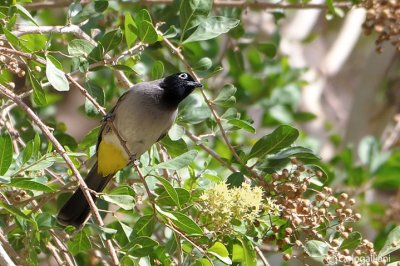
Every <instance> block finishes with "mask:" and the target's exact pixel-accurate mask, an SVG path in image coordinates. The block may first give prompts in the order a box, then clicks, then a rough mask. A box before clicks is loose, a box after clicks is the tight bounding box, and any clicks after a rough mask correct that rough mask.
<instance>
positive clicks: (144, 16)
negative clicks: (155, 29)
mask: <svg viewBox="0 0 400 266" xmlns="http://www.w3.org/2000/svg"><path fill="white" fill-rule="evenodd" d="M135 20H136V23H137V24H141V23H142V22H144V21H147V22H150V23H151V24H153V21H152V20H151V16H150V13H149V11H147V9H141V10H140V11H139V12H138V14H137V16H136V18H135Z"/></svg>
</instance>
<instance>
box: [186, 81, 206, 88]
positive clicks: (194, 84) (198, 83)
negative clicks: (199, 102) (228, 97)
mask: <svg viewBox="0 0 400 266" xmlns="http://www.w3.org/2000/svg"><path fill="white" fill-rule="evenodd" d="M188 85H189V86H190V87H193V88H201V87H203V85H202V84H201V83H200V82H196V81H189V82H188Z"/></svg>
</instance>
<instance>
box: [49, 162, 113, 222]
mask: <svg viewBox="0 0 400 266" xmlns="http://www.w3.org/2000/svg"><path fill="white" fill-rule="evenodd" d="M112 177H113V174H111V175H108V176H102V175H100V174H99V173H98V171H97V162H96V164H95V165H94V166H93V168H92V169H91V170H90V172H89V174H88V175H87V177H86V179H85V182H86V185H87V186H88V188H90V189H91V190H94V191H96V192H101V191H102V190H103V189H104V187H105V186H106V185H107V183H108V182H109V181H110V179H111V178H112ZM92 198H93V200H94V201H96V197H95V196H94V195H92ZM89 213H90V207H89V203H88V202H87V200H86V198H85V196H84V195H83V192H82V190H81V189H80V188H78V189H77V190H76V191H75V193H74V194H73V195H72V197H71V198H70V199H69V200H68V201H67V202H66V203H65V204H64V206H63V207H62V208H61V210H60V212H59V213H58V216H57V219H58V221H59V222H60V223H61V224H63V225H73V226H75V227H79V226H80V225H81V224H83V222H84V221H85V220H86V218H87V217H88V215H89Z"/></svg>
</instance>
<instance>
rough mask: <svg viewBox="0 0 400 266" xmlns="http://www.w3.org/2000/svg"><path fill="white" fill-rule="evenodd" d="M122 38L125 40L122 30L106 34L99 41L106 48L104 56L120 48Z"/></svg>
mask: <svg viewBox="0 0 400 266" xmlns="http://www.w3.org/2000/svg"><path fill="white" fill-rule="evenodd" d="M122 38H123V36H122V31H121V29H116V30H113V31H109V32H107V33H106V34H104V36H103V37H102V38H101V39H100V41H99V43H100V44H101V45H102V46H103V48H104V54H106V53H107V52H108V51H111V50H112V49H114V48H116V47H118V45H119V44H120V43H121V41H122Z"/></svg>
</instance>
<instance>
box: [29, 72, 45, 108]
mask: <svg viewBox="0 0 400 266" xmlns="http://www.w3.org/2000/svg"><path fill="white" fill-rule="evenodd" d="M28 75H29V79H30V81H31V84H32V87H33V93H32V98H33V102H34V103H35V104H36V105H37V106H44V105H46V104H47V99H46V94H45V92H44V90H43V88H42V86H41V85H40V83H39V81H38V80H37V79H36V78H35V77H34V76H33V75H32V73H31V71H28Z"/></svg>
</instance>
